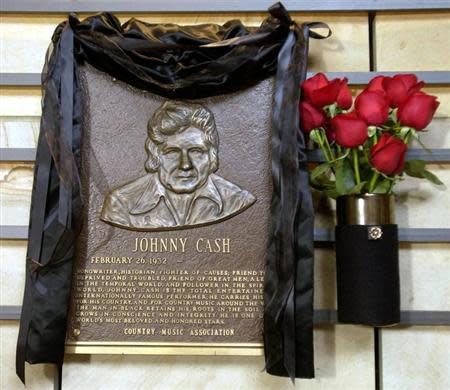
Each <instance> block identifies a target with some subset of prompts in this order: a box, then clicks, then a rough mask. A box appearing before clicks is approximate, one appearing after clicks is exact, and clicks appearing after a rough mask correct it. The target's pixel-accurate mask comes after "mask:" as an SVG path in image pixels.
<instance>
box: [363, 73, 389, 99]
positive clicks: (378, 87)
mask: <svg viewBox="0 0 450 390" xmlns="http://www.w3.org/2000/svg"><path fill="white" fill-rule="evenodd" d="M384 79H385V77H384V76H377V77H374V78H373V79H372V80H370V82H369V84H368V85H367V87H366V89H365V91H371V92H380V93H382V94H383V95H384V93H385V91H384V88H383V81H384Z"/></svg>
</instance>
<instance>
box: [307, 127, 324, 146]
mask: <svg viewBox="0 0 450 390" xmlns="http://www.w3.org/2000/svg"><path fill="white" fill-rule="evenodd" d="M309 138H310V139H312V140H313V141H314V142H315V143H316V144H318V145H320V144H321V143H322V135H321V134H320V130H319V129H313V130H311V132H310V133H309Z"/></svg>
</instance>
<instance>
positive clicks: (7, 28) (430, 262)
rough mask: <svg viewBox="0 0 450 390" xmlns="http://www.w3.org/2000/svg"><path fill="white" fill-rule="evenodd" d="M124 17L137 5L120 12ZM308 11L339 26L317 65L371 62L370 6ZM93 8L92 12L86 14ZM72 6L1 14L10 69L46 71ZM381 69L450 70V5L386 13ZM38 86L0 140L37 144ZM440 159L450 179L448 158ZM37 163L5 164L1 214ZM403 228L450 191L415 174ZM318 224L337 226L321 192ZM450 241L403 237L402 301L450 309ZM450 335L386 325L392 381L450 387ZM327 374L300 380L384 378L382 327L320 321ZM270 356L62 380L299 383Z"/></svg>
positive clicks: (319, 277)
mask: <svg viewBox="0 0 450 390" xmlns="http://www.w3.org/2000/svg"><path fill="white" fill-rule="evenodd" d="M119 16H120V19H121V20H122V21H125V20H126V19H128V18H129V17H130V15H119ZM294 16H295V18H296V19H297V20H298V21H315V20H320V21H324V22H326V23H328V24H329V25H330V27H331V28H332V30H333V36H332V37H331V38H330V39H328V40H323V41H314V40H313V41H311V53H310V60H309V62H310V64H309V65H310V66H309V70H312V71H368V70H369V27H368V15H367V14H365V13H352V14H346V13H339V14H331V13H321V14H295V15H294ZM82 17H84V15H82ZM139 18H140V19H143V20H145V21H148V22H152V23H158V22H173V23H178V24H197V23H205V22H215V23H223V22H225V21H226V20H229V19H232V18H240V19H241V20H242V21H243V22H244V23H245V24H248V25H258V24H259V23H260V22H261V20H262V19H263V18H264V15H263V14H210V15H194V14H187V15H186V14H183V15H181V14H167V15H163V14H156V15H150V14H149V15H140V16H139ZM63 19H64V16H63V15H53V16H50V15H31V16H24V15H2V17H1V24H0V45H1V51H0V68H1V72H5V73H7V72H17V73H21V72H22V73H27V72H40V71H41V68H42V64H43V61H44V55H45V51H46V48H47V46H48V43H49V40H50V37H51V34H52V31H53V30H54V28H55V25H56V24H57V23H59V22H60V21H62V20H63ZM374 23H375V44H376V45H375V47H376V67H377V70H392V71H397V70H398V71H400V70H404V71H414V70H450V58H449V56H448V53H449V51H450V13H448V12H447V13H445V12H443V13H442V12H441V13H399V14H391V13H389V14H384V13H381V14H378V15H377V16H376V18H375V22H374ZM428 91H429V92H430V93H433V94H436V95H438V96H439V99H440V101H441V107H440V108H439V112H438V118H437V119H436V120H435V121H434V122H433V124H432V125H431V126H430V129H431V132H430V133H429V134H426V135H425V136H424V141H425V142H426V143H427V145H428V146H429V147H430V148H439V147H447V148H448V147H450V135H449V134H450V133H449V127H450V126H449V125H450V87H449V86H433V87H430V88H428ZM40 104H41V103H40V89H39V88H28V87H24V88H9V87H8V88H7V87H4V88H2V90H1V91H0V147H2V148H6V147H15V148H17V147H34V146H35V143H36V138H37V132H38V124H39V115H40ZM430 168H431V169H432V171H433V172H435V173H436V174H437V175H439V177H440V178H441V179H442V180H443V181H444V182H445V183H446V185H447V187H449V186H450V167H449V165H448V164H439V165H431V166H430ZM32 173H33V164H31V163H21V162H17V163H0V183H1V189H0V207H1V214H0V224H5V225H26V224H27V223H28V213H29V202H30V194H31V186H32ZM396 200H397V221H398V223H399V225H400V227H448V220H449V219H450V197H449V194H448V190H447V191H442V190H439V189H437V188H435V187H433V186H432V185H430V184H428V183H424V182H419V181H417V180H413V179H408V180H405V182H403V183H402V184H401V186H400V187H399V190H398V195H397V199H396ZM320 204H321V212H320V213H319V214H318V218H317V225H318V226H320V227H330V226H333V219H332V218H330V217H329V214H327V212H330V211H331V210H332V209H333V204H331V203H327V202H320ZM0 248H1V249H0V251H1V252H0V255H1V256H0V305H20V304H21V300H22V294H23V277H24V260H25V252H26V242H24V241H10V240H3V241H1V242H0ZM449 261H450V245H449V244H402V245H401V248H400V262H401V278H402V309H403V310H450V303H449V299H448V297H449V296H450V287H449V283H448V280H449V275H450V268H449ZM315 278H316V291H315V307H316V308H317V309H324V308H326V309H333V308H335V307H336V303H335V268H334V254H333V251H332V250H331V249H317V250H316V262H315ZM17 332H18V322H17V321H0V360H1V369H0V371H1V374H0V388H2V389H8V390H9V389H12V390H14V389H21V388H23V387H22V385H21V383H20V381H19V380H18V378H17V377H16V376H15V372H14V356H15V343H16V338H17ZM449 336H450V334H449V329H448V328H444V327H409V328H392V329H389V330H383V331H382V340H383V349H382V362H383V386H384V387H383V388H384V390H394V389H424V388H427V389H437V390H440V389H446V388H449V387H450V382H449V378H450V369H449V366H448V362H449V361H450V354H449V351H450V337H449ZM315 347H316V358H315V360H316V367H317V371H316V374H317V378H316V379H314V380H299V381H297V382H296V385H295V388H299V389H300V388H301V389H336V390H339V389H364V390H366V389H368V390H370V389H374V388H375V370H374V368H375V360H374V359H375V356H374V335H373V329H372V328H369V327H362V326H348V325H337V326H320V327H316V329H315ZM263 367H264V361H263V358H262V357H239V356H232V357H231V356H229V357H223V356H210V357H199V356H121V355H114V356H108V355H92V356H87V355H67V358H66V364H65V366H64V372H63V383H64V387H63V388H64V389H80V388H83V387H84V388H89V389H125V388H133V389H147V388H152V389H153V388H154V389H229V388H233V389H246V390H249V389H262V388H264V389H284V388H286V389H291V388H293V386H292V384H291V383H290V381H289V380H288V379H286V378H276V377H271V376H269V375H267V374H265V373H263ZM27 388H29V389H39V390H40V389H51V388H53V367H52V366H51V365H38V366H27Z"/></svg>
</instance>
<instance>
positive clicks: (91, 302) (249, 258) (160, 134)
mask: <svg viewBox="0 0 450 390" xmlns="http://www.w3.org/2000/svg"><path fill="white" fill-rule="evenodd" d="M82 69H83V71H82V74H81V76H82V85H83V90H84V93H85V95H86V102H87V104H86V110H85V111H86V117H85V118H83V120H84V139H83V142H84V144H83V148H82V157H83V160H82V161H83V175H82V188H83V196H84V199H85V202H86V203H87V206H88V207H86V208H85V209H86V215H85V216H84V221H85V223H84V225H83V230H82V233H81V235H80V238H79V240H78V246H77V248H78V249H77V259H76V265H75V267H76V269H75V270H74V279H73V285H72V298H71V308H70V316H69V327H68V336H67V337H68V338H67V343H66V350H67V351H68V352H75V353H93V352H97V353H101V352H105V353H158V354H164V353H168V354H174V353H176V354H178V353H180V354H183V353H186V354H260V353H261V351H262V349H261V348H262V317H263V282H264V264H265V258H266V250H267V245H268V242H267V240H268V229H269V219H270V201H271V191H272V190H271V174H270V172H271V171H270V134H271V123H270V118H271V111H272V98H273V80H272V79H268V80H265V81H262V82H260V83H259V84H257V85H256V86H254V87H252V88H249V89H247V90H243V91H241V92H238V93H233V94H229V95H222V96H216V97H211V98H206V99H201V100H193V101H189V100H176V101H175V100H170V99H166V98H163V97H160V96H157V95H154V94H150V93H146V92H143V91H140V90H136V89H134V88H132V87H130V86H129V85H127V84H124V83H122V82H118V81H115V80H114V79H112V78H111V77H110V76H108V75H105V74H103V73H101V72H99V71H97V70H95V69H93V68H91V67H89V66H86V67H83V68H82Z"/></svg>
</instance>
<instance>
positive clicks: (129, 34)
mask: <svg viewBox="0 0 450 390" xmlns="http://www.w3.org/2000/svg"><path fill="white" fill-rule="evenodd" d="M269 13H270V16H269V17H268V18H267V19H266V20H265V21H264V22H263V23H262V25H261V26H260V27H259V28H247V27H244V26H243V25H242V24H241V22H240V21H238V20H233V21H229V22H227V23H225V24H224V25H223V26H219V25H215V24H204V25H198V26H178V25H174V24H158V25H154V24H147V23H144V22H141V21H138V20H135V19H131V20H129V21H128V22H126V23H125V24H124V25H120V23H119V21H118V19H117V18H116V17H115V16H113V15H112V14H109V13H102V14H98V15H96V16H93V17H89V18H87V19H85V20H83V21H79V20H78V19H77V17H76V16H75V15H72V14H71V15H70V16H69V19H68V21H66V22H63V23H61V24H60V25H59V26H58V27H57V28H56V30H55V33H54V35H53V37H52V43H51V45H50V48H49V50H48V51H47V58H46V62H45V66H44V69H43V73H42V85H43V97H42V103H43V107H42V117H41V128H40V135H39V141H38V147H37V155H36V164H35V173H34V184H33V192H32V199H31V210H30V224H29V234H28V251H27V259H26V285H25V294H24V300H23V306H22V315H21V322H20V330H19V337H18V343H17V353H16V372H17V375H18V376H19V377H20V379H21V380H22V381H23V382H24V383H25V370H24V367H25V361H27V362H29V363H55V364H57V365H58V366H59V367H61V366H62V362H63V358H64V343H65V337H66V326H67V314H68V306H69V298H70V287H71V279H72V268H73V260H74V255H75V243H76V239H77V236H78V233H79V231H80V228H81V224H82V221H81V220H80V216H81V215H82V212H81V211H82V208H83V194H82V192H81V185H80V172H81V153H80V151H81V143H82V118H83V109H84V107H83V96H82V91H81V87H80V84H79V81H78V72H77V67H78V65H79V64H83V63H85V62H87V63H89V64H91V65H92V66H94V67H96V68H97V69H99V70H101V71H103V72H106V73H108V74H110V75H111V76H113V77H115V78H117V79H119V80H122V81H124V82H126V83H128V84H130V85H132V86H134V87H136V88H139V89H143V90H146V91H150V92H152V93H156V94H159V95H161V96H164V97H167V98H176V99H179V98H189V99H196V98H203V97H208V96H213V95H221V94H224V93H229V92H233V91H237V90H240V89H244V88H247V87H250V86H252V85H255V84H256V83H258V82H259V81H261V80H263V79H265V78H267V77H270V76H273V75H274V74H275V73H276V86H275V97H274V110H273V118H272V119H273V121H272V122H273V135H272V143H273V145H272V152H273V156H272V175H273V184H274V193H273V200H272V207H271V214H272V220H271V221H272V222H271V224H272V226H271V239H270V245H269V250H268V256H267V262H266V279H265V290H264V299H265V311H264V346H265V355H266V370H267V372H268V373H271V374H274V375H282V376H290V377H291V378H292V379H294V378H295V377H308V378H310V377H313V375H314V364H313V335H312V320H313V311H312V303H313V207H312V203H311V197H310V192H309V184H308V174H307V170H306V156H305V153H304V148H305V144H304V139H303V135H302V133H301V132H299V130H298V123H299V117H298V101H299V93H300V92H299V88H298V86H299V82H300V81H301V80H303V79H304V77H305V74H306V64H307V54H308V38H309V37H310V36H313V34H311V33H310V32H309V26H312V24H309V25H308V24H305V25H303V26H301V27H299V26H297V25H296V24H295V23H294V22H293V21H292V20H291V19H290V17H289V15H288V13H287V12H286V10H285V9H284V7H283V6H282V5H281V4H280V3H277V4H275V5H274V6H272V7H271V8H270V9H269ZM322 27H323V26H322ZM325 27H326V26H325ZM315 35H316V34H315ZM313 37H315V38H319V37H321V36H313Z"/></svg>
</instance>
